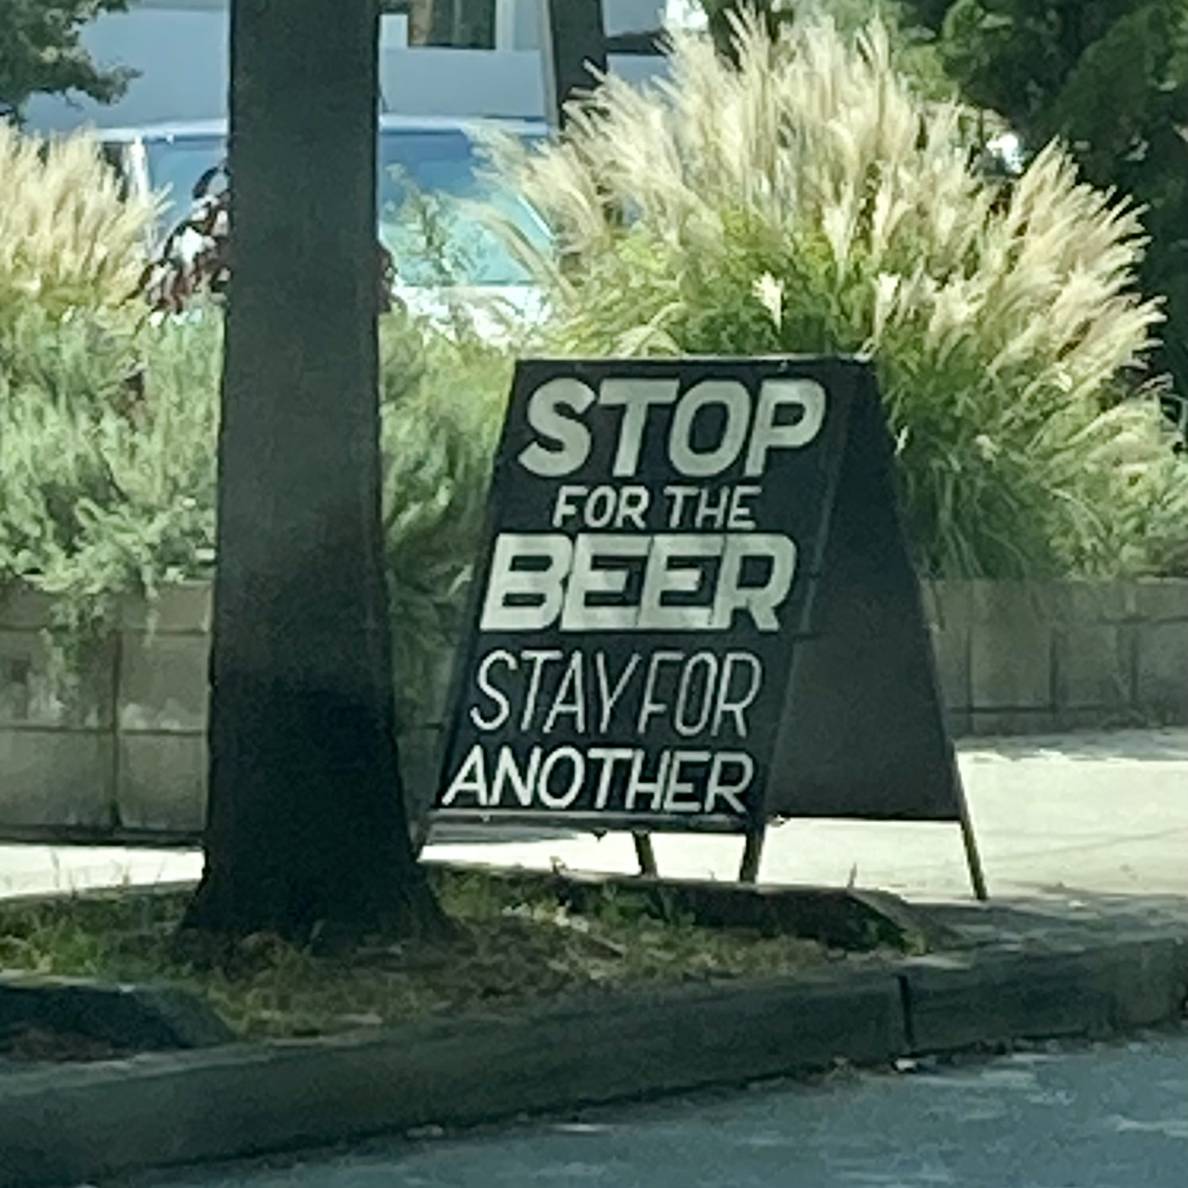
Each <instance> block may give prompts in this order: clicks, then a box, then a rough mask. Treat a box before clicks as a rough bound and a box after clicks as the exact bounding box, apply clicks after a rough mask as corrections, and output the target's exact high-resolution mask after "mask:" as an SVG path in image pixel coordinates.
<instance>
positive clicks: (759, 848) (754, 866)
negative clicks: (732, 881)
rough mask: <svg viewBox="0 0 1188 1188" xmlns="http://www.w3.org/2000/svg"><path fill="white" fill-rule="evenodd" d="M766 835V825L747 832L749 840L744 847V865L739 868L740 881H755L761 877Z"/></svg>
mask: <svg viewBox="0 0 1188 1188" xmlns="http://www.w3.org/2000/svg"><path fill="white" fill-rule="evenodd" d="M766 837H767V826H766V825H760V826H759V828H758V829H756V830H754V831H752V832H751V833H748V834H747V842H746V845H745V846H744V847H743V856H742V865H741V866H740V867H739V870H738V881H739V882H740V883H753V882H755V880H756V879H757V878H758V877H759V860H760V859H761V858H762V857H763V842H764V839H765V838H766Z"/></svg>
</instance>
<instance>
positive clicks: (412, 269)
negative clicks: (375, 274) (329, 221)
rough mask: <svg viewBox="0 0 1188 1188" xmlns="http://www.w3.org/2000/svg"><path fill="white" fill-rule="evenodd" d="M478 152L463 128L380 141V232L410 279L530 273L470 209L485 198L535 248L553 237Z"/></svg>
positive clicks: (504, 278) (505, 281) (488, 279)
mask: <svg viewBox="0 0 1188 1188" xmlns="http://www.w3.org/2000/svg"><path fill="white" fill-rule="evenodd" d="M482 165H483V162H482V158H481V153H480V151H479V149H478V148H477V146H476V145H475V143H474V142H473V141H472V140H471V139H470V138H469V137H468V136H467V135H466V134H465V133H463V132H461V131H440V132H439V131H432V132H399V133H394V132H388V133H386V134H385V135H384V136H383V137H382V138H381V142H380V195H379V198H380V237H381V238H382V239H383V241H384V243H385V245H386V246H387V248H388V250H389V251H391V252H392V255H393V257H394V258H395V263H396V271H397V274H398V276H399V278H400V280H401V281H402V282H403V283H405V284H408V285H414V286H432V285H435V284H441V283H442V280H443V267H444V269H445V270H446V271H447V272H448V275H449V276H450V277H451V278H452V279H453V280H454V281H455V282H456V283H460V284H471V285H515V284H525V283H527V282H528V280H529V279H530V278H529V276H528V274H527V272H526V270H525V269H524V267H523V266H522V265H521V264H520V263H519V262H518V261H517V259H516V258H515V257H514V255H513V254H512V253H511V252H510V251H509V250H508V248H507V245H506V243H505V242H504V240H503V239H502V237H501V236H499V235H498V234H497V233H496V232H495V231H494V230H493V229H492V228H491V227H490V225H489V224H488V223H487V222H485V221H484V219H482V218H481V217H480V216H479V215H477V214H476V212H475V210H474V209H473V204H475V203H477V202H482V203H484V204H485V205H486V206H487V207H488V208H491V209H493V210H494V211H495V212H497V214H498V216H499V217H500V218H501V219H503V220H505V221H507V222H510V223H511V224H512V225H513V227H514V228H515V229H516V230H518V231H519V233H520V234H521V235H522V236H523V237H524V238H525V239H526V240H527V241H528V242H529V243H531V244H532V245H533V246H534V247H536V248H537V249H540V250H544V249H545V248H547V246H548V242H549V237H548V233H547V231H546V230H545V227H544V225H543V224H542V223H541V221H540V219H539V218H538V217H537V215H536V214H535V212H534V211H533V210H532V209H531V208H530V207H529V206H528V204H527V203H526V202H524V201H523V200H522V199H520V198H519V197H517V196H516V195H515V194H512V193H509V192H508V191H507V190H505V189H503V188H501V187H499V186H497V185H496V184H494V183H492V182H491V181H490V180H489V179H487V178H485V177H484V176H483V169H482Z"/></svg>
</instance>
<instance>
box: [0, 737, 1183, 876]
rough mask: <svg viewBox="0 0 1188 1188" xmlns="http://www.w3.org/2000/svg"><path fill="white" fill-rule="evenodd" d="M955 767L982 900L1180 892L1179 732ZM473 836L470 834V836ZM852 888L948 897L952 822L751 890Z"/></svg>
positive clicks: (992, 750)
mask: <svg viewBox="0 0 1188 1188" xmlns="http://www.w3.org/2000/svg"><path fill="white" fill-rule="evenodd" d="M960 751H961V770H962V774H963V777H964V779H965V784H966V791H967V795H968V798H969V803H970V810H971V815H972V817H973V822H974V828H975V830H976V833H977V837H978V842H979V846H980V848H981V852H982V859H983V863H984V865H985V868H986V877H987V881H988V883H989V887H990V893H991V896H992V897H1005V898H1015V897H1021V896H1022V897H1028V898H1034V897H1036V896H1046V895H1051V896H1053V897H1055V898H1059V899H1064V900H1067V899H1069V898H1070V897H1072V898H1075V895H1076V893H1077V892H1082V891H1083V892H1086V893H1093V894H1096V895H1101V894H1126V893H1134V894H1137V893H1142V894H1146V895H1159V894H1179V895H1184V896H1188V730H1160V731H1125V732H1118V733H1109V734H1081V735H1068V736H1063V737H1059V738H1034V739H1010V740H1004V741H989V740H971V741H970V742H967V743H965V744H963V745H962V746H961V748H960ZM471 832H472V833H473V832H474V831H471ZM655 848H656V854H657V859H658V862H659V866H660V872H661V874H662V875H663V874H669V875H682V876H690V877H703V878H706V877H709V878H719V879H732V878H734V877H735V876H736V874H737V870H738V861H739V858H740V856H741V851H742V842H741V840H739V839H737V838H716V837H700V836H689V835H685V836H659V837H657V838H656V839H655ZM426 854H427V856H429V857H433V858H437V859H451V860H465V861H484V862H497V863H506V864H509V865H514V864H519V865H524V866H531V867H537V868H547V867H548V866H549V865H550V864H551V863H552V862H553V860H554V859H557V860H560V861H561V862H563V863H565V865H567V866H569V867H572V868H575V869H588V870H607V871H632V870H634V869H635V857H634V850H633V847H632V844H631V840H630V838H629V837H627V836H625V835H621V834H619V835H608V836H607V837H605V838H603V839H601V840H599V839H597V838H594V837H590V836H584V835H583V836H568V837H557V838H554V839H551V840H545V841H518V842H512V843H506V842H504V843H497V842H490V843H482V842H469V841H467V842H465V843H460V842H456V841H455V842H451V843H449V844H433V845H431V846H430V847H429V848H428V849H427V851H426ZM201 865H202V860H201V855H200V854H198V853H196V852H193V851H178V850H127V849H115V848H112V849H106V848H104V849H101V848H94V847H65V846H64V847H49V846H17V845H13V846H0V895H15V894H28V893H31V892H40V891H50V890H67V889H71V888H78V889H81V888H83V887H92V886H105V885H106V886H111V885H118V884H121V883H125V882H127V883H137V884H139V883H152V882H158V881H176V880H184V879H196V878H197V877H198V875H199V874H200V872H201ZM851 877H852V878H853V881H854V882H855V883H856V884H857V885H859V886H864V887H875V888H881V889H884V890H888V891H893V892H895V893H897V894H900V895H904V896H907V897H910V898H913V899H961V898H966V897H968V895H969V880H968V876H967V874H966V869H965V858H964V853H963V851H962V847H961V838H960V833H959V831H958V829H957V827H956V826H955V825H952V826H950V825H910V824H904V825H899V824H872V823H865V822H851V821H791V822H788V823H787V824H785V825H782V826H780V827H779V828H776V829H773V830H772V831H771V832H770V833H769V834H768V840H767V845H766V849H765V851H764V859H763V865H762V868H761V871H760V879H761V880H762V881H764V882H772V883H818V884H826V885H839V886H840V885H844V884H845V883H847V882H848V881H850V879H851Z"/></svg>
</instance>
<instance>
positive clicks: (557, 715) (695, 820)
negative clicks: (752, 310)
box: [435, 358, 961, 833]
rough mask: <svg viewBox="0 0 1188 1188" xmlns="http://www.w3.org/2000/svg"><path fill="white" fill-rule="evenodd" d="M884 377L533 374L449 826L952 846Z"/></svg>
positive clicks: (506, 474)
mask: <svg viewBox="0 0 1188 1188" xmlns="http://www.w3.org/2000/svg"><path fill="white" fill-rule="evenodd" d="M891 462H892V458H891V447H890V442H889V440H888V434H887V430H886V427H885V424H884V421H883V415H882V410H881V406H880V403H879V399H878V393H877V390H876V387H875V381H874V377H873V373H872V371H871V369H870V367H869V365H868V364H866V363H864V362H862V361H859V360H851V359H800V358H770V359H688V358H686V359H680V360H671V361H668V360H599V361H597V362H582V361H546V360H530V361H525V362H522V363H520V365H519V366H518V368H517V371H516V377H515V383H514V388H513V392H512V398H511V402H510V405H509V408H508V412H507V418H506V422H505V425H504V431H503V438H502V441H501V443H500V447H499V453H498V457H497V460H496V466H495V474H494V482H493V487H492V492H491V502H490V524H489V531H488V535H487V540H486V543H485V550H484V554H483V556H482V558H481V563H480V565H479V566H478V569H477V572H476V575H475V583H474V594H473V608H472V614H471V633H470V636H469V638H468V639H467V641H466V643H465V645H464V647H463V649H462V651H461V655H460V658H459V662H458V668H457V672H456V676H455V691H454V702H453V704H454V708H455V713H454V716H453V719H452V722H451V726H450V731H449V735H448V738H447V740H446V748H445V757H444V769H443V776H442V780H441V783H440V786H439V789H438V798H437V810H436V812H435V818H436V819H437V820H439V821H444V820H476V819H479V820H500V821H515V820H525V819H532V820H536V821H540V820H548V821H550V822H551V823H553V824H560V825H565V826H570V827H575V828H592V829H616V828H628V829H632V830H637V831H638V830H655V829H682V830H687V829H715V830H722V831H734V832H748V833H753V832H756V831H757V830H758V829H760V828H761V826H762V824H763V822H764V821H765V820H767V819H769V818H771V817H776V816H802V815H827V816H836V817H844V816H862V817H874V818H908V819H926V820H957V819H959V818H960V815H961V793H960V787H959V784H958V783H957V778H956V771H955V766H954V764H953V757H952V748H951V745H950V743H949V740H948V737H947V734H946V732H945V728H944V723H943V716H942V714H943V711H942V709H941V705H940V701H939V697H938V695H937V685H936V678H935V673H934V671H933V662H932V653H931V643H930V640H929V637H928V633H927V628H926V626H925V622H924V618H923V614H922V608H921V604H920V593H919V587H918V584H917V582H916V578H915V575H914V573H913V571H912V568H911V563H910V559H909V557H908V553H907V550H906V547H905V543H904V539H903V534H902V531H901V528H900V524H899V519H898V514H897V511H896V507H895V495H894V488H893V483H892V470H891Z"/></svg>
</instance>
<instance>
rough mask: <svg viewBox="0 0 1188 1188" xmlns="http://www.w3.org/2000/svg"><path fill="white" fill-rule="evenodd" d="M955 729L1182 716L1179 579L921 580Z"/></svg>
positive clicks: (1002, 731) (1186, 684)
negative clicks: (1096, 580) (1044, 581)
mask: <svg viewBox="0 0 1188 1188" xmlns="http://www.w3.org/2000/svg"><path fill="white" fill-rule="evenodd" d="M924 595H925V607H926V611H927V614H928V617H929V619H930V621H931V623H932V631H933V640H934V643H935V647H936V659H937V668H938V673H939V676H940V682H941V688H942V692H943V695H944V700H945V704H946V706H947V708H948V711H949V720H950V727H951V729H952V731H953V733H954V734H955V735H957V736H959V737H960V736H966V735H1012V734H1037V733H1045V732H1052V731H1064V730H1081V729H1088V728H1102V727H1109V726H1127V725H1138V724H1149V723H1166V724H1173V723H1175V724H1185V723H1188V582H1186V581H1180V580H1174V579H1151V580H1145V581H1127V582H1052V583H1041V582H981V581H978V582H937V583H925V586H924Z"/></svg>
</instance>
